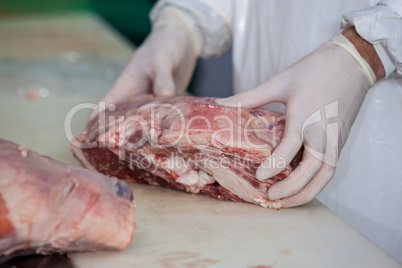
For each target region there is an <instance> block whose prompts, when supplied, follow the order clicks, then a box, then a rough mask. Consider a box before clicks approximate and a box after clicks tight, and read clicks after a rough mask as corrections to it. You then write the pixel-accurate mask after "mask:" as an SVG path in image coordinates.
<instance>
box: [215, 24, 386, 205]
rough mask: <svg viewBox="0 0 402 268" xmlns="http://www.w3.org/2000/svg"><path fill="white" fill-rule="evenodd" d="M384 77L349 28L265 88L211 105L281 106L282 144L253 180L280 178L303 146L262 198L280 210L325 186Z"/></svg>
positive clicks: (365, 45) (307, 199)
mask: <svg viewBox="0 0 402 268" xmlns="http://www.w3.org/2000/svg"><path fill="white" fill-rule="evenodd" d="M345 36H346V37H347V39H346V38H344V37H345ZM333 40H334V39H333ZM334 42H335V43H334ZM353 49H356V50H357V51H356V50H355V51H353ZM358 52H359V53H358ZM359 54H360V55H359ZM384 76H385V71H384V67H383V65H382V63H381V61H380V59H379V58H378V55H377V54H376V52H375V50H374V48H373V46H372V45H371V44H370V43H368V42H366V41H365V40H364V39H362V38H361V37H360V36H359V35H358V34H357V33H356V31H355V30H354V28H349V29H347V30H345V31H344V32H343V35H340V36H338V37H336V38H335V41H333V42H328V43H325V44H324V45H322V46H321V47H320V48H318V49H317V50H315V51H313V52H312V53H311V54H309V55H307V56H306V57H304V58H303V59H301V60H300V61H298V62H297V63H295V64H294V65H292V66H291V67H289V68H288V69H286V70H284V71H283V72H281V73H279V74H278V75H276V76H274V77H273V78H271V79H270V80H268V81H267V82H266V83H264V84H262V85H260V86H258V87H256V88H254V89H252V90H249V91H247V92H244V93H241V94H238V95H235V96H232V97H230V98H226V99H220V100H217V102H218V103H220V104H224V105H229V106H237V105H238V104H239V103H240V104H241V105H242V107H243V108H255V107H260V106H263V105H266V104H268V103H271V102H280V103H283V104H284V105H285V107H286V125H285V130H284V134H283V138H282V141H281V143H280V144H279V146H278V147H277V148H276V149H275V150H274V152H273V154H272V155H271V156H270V158H271V159H266V160H265V161H264V162H263V163H262V164H261V165H260V167H259V168H258V170H257V174H256V176H257V179H258V180H261V181H264V180H266V179H268V178H270V177H272V176H274V175H276V174H278V173H280V172H281V171H282V170H283V169H284V168H285V167H286V166H287V165H288V164H289V163H290V162H291V160H292V159H293V158H294V156H295V155H296V153H297V152H298V151H299V149H300V147H301V146H302V145H304V153H303V158H302V161H301V162H300V164H299V165H298V166H297V168H296V169H295V170H294V171H293V172H292V173H291V174H290V176H289V177H288V178H286V179H284V180H282V181H280V182H277V183H275V184H274V185H273V186H272V187H271V188H270V189H269V192H268V195H269V198H270V199H272V200H279V202H280V204H281V205H282V207H293V206H299V205H303V204H306V203H308V202H310V201H311V200H312V199H313V198H314V197H315V196H316V195H317V194H318V193H319V192H320V191H321V190H322V189H323V188H324V187H325V185H326V184H327V183H328V182H329V181H330V180H331V178H332V177H333V174H334V171H335V167H336V165H337V158H338V155H339V153H340V150H341V148H342V147H343V145H344V143H345V141H346V139H347V137H348V135H349V131H350V128H351V127H352V124H353V122H354V121H355V118H356V116H357V114H358V112H359V109H360V106H361V105H362V103H363V100H364V97H365V95H366V93H367V90H368V89H369V88H370V87H371V86H372V85H373V84H374V82H375V81H376V80H377V79H380V78H383V77H384ZM274 158H275V160H274Z"/></svg>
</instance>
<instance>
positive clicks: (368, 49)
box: [342, 27, 385, 80]
mask: <svg viewBox="0 0 402 268" xmlns="http://www.w3.org/2000/svg"><path fill="white" fill-rule="evenodd" d="M342 35H343V36H345V37H346V38H347V39H348V40H349V41H350V42H351V43H352V44H353V46H354V47H355V48H356V50H357V51H358V52H359V54H360V56H361V57H362V58H363V59H364V60H365V61H366V62H367V63H368V64H369V65H370V67H371V69H372V70H373V72H374V74H375V76H376V78H377V80H380V79H382V78H384V77H385V68H384V66H383V64H382V62H381V59H380V57H379V56H378V55H377V52H376V50H375V48H374V46H373V45H372V44H371V43H369V42H367V41H366V40H365V39H363V38H362V37H361V36H360V35H359V34H358V33H357V32H356V29H355V28H354V27H351V28H348V29H346V30H344V31H343V32H342Z"/></svg>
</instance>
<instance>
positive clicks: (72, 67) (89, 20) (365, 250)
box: [0, 12, 401, 268]
mask: <svg viewBox="0 0 402 268" xmlns="http://www.w3.org/2000/svg"><path fill="white" fill-rule="evenodd" d="M0 40H1V42H0V81H1V82H0V126H1V127H0V137H2V138H5V139H9V140H12V141H14V142H17V143H20V144H22V145H24V146H28V147H30V148H31V149H32V150H35V151H37V152H39V153H41V154H44V155H49V156H51V157H54V158H56V159H57V160H60V161H63V162H67V163H70V164H74V165H78V162H77V161H76V160H75V159H74V158H73V156H72V155H71V153H70V152H69V141H68V139H67V138H66V133H67V134H71V135H77V134H79V133H80V131H82V130H83V129H84V127H85V123H86V120H87V116H88V114H89V112H90V110H89V109H77V110H78V111H77V112H76V113H74V114H71V109H72V108H74V107H76V105H78V104H81V103H95V102H96V100H98V99H99V98H100V97H101V96H102V95H103V94H105V92H106V91H107V90H108V89H109V88H110V87H111V85H112V83H113V81H114V80H115V79H116V77H117V76H118V74H119V73H120V72H121V70H122V69H123V67H124V65H125V64H126V63H127V61H128V60H129V58H130V56H131V54H132V51H133V49H134V48H133V47H132V46H131V45H130V44H129V43H128V42H127V41H126V40H124V39H123V38H122V37H121V36H119V35H118V34H117V33H116V32H115V31H114V30H113V29H111V28H110V27H109V26H108V25H107V24H106V23H105V22H104V21H102V19H100V18H99V17H98V16H96V15H95V14H93V13H89V12H83V13H70V14H46V15H41V16H33V15H30V16H27V15H25V16H16V15H13V16H6V17H3V18H1V19H0ZM67 115H70V119H71V120H66V117H68V116H67ZM72 115H73V116H72ZM70 121H71V122H70ZM70 126H71V127H70ZM132 188H133V191H134V198H135V203H136V206H137V211H136V221H137V224H138V229H137V230H136V231H135V233H134V237H133V242H132V244H131V245H130V246H129V247H128V248H127V249H126V250H123V251H120V252H95V253H76V254H69V255H68V258H67V260H68V262H69V263H70V264H69V265H70V266H63V267H83V268H84V267H85V268H88V267H94V268H95V267H105V268H106V267H120V268H124V267H309V268H312V267H365V268H368V267H401V264H399V263H398V262H397V261H395V260H394V259H393V258H391V257H390V256H389V255H388V254H386V253H385V252H384V251H382V250H381V249H380V248H378V247H377V246H376V245H374V244H373V243H372V242H370V241H369V240H368V239H367V238H365V237H364V236H362V235H361V234H360V233H359V232H358V231H356V230H355V229H353V228H352V227H351V226H349V225H348V224H347V223H346V222H344V221H343V220H342V219H341V218H339V217H338V216H337V215H335V214H334V213H332V212H331V211H330V210H329V209H328V208H327V207H325V206H324V205H323V204H321V203H320V202H319V201H317V200H314V201H313V202H311V203H310V204H308V205H305V206H302V207H299V208H295V209H282V210H280V211H276V210H269V209H264V208H262V207H258V206H256V205H251V204H240V203H234V202H229V201H227V202H221V201H217V200H214V199H212V198H209V197H205V196H198V195H193V194H188V193H183V192H178V191H174V190H170V189H163V188H159V187H153V186H145V185H135V184H133V185H132ZM379 231H380V230H379Z"/></svg>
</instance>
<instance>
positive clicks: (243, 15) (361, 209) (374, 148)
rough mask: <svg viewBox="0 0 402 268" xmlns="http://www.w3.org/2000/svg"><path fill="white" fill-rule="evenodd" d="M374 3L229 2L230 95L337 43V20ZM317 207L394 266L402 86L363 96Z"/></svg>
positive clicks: (398, 236) (401, 175) (401, 206)
mask: <svg viewBox="0 0 402 268" xmlns="http://www.w3.org/2000/svg"><path fill="white" fill-rule="evenodd" d="M377 2H378V1H370V0H353V1H347V0H337V1H330V0H320V1H313V0H310V1H309V0H298V1H290V0H274V1H272V0H270V1H268V0H250V1H244V0H235V3H234V5H235V6H234V16H233V17H234V21H233V68H234V69H233V70H234V86H235V93H239V92H242V91H244V90H248V89H251V88H253V87H255V86H257V85H259V84H261V83H263V82H265V81H266V80H268V79H269V78H270V77H272V76H273V75H275V74H277V73H278V72H280V71H282V70H284V69H285V68H287V67H289V66H290V65H291V64H292V63H294V62H295V61H297V60H299V59H300V58H302V57H303V56H305V55H307V54H308V53H310V52H311V51H313V50H314V49H316V48H317V47H318V46H320V45H321V44H322V43H324V42H326V41H328V40H329V39H330V38H332V37H334V36H336V35H338V34H339V33H340V32H341V30H340V22H341V17H342V14H343V13H345V12H348V11H354V10H358V9H362V8H365V7H368V6H371V5H375V4H377ZM318 199H319V200H320V201H321V202H323V203H324V204H325V205H326V206H328V207H329V208H330V209H331V210H332V211H334V212H335V213H337V214H338V215H340V216H341V217H342V218H344V219H345V220H346V221H347V222H348V223H350V224H351V225H352V226H354V227H355V228H356V229H358V230H359V231H360V232H361V233H363V234H364V235H366V236H367V237H368V238H369V239H371V240H372V241H374V242H375V243H376V244H378V245H379V246H380V247H381V248H383V249H384V250H385V251H387V252H389V253H391V255H392V256H394V258H397V259H398V260H399V261H400V262H402V79H398V80H395V79H387V80H384V81H380V82H378V83H377V84H376V85H375V86H374V87H373V88H371V89H370V90H369V92H368V94H367V96H366V99H365V101H364V103H363V106H362V108H361V110H360V113H359V115H358V117H357V119H356V121H355V124H354V125H353V128H352V130H351V133H350V136H349V139H348V141H347V143H346V145H345V147H344V149H343V151H342V154H341V157H340V160H339V165H338V168H337V170H336V173H335V176H334V178H333V179H332V181H331V182H330V183H329V184H328V185H327V187H326V188H325V189H324V190H323V192H322V193H321V194H320V195H319V196H318Z"/></svg>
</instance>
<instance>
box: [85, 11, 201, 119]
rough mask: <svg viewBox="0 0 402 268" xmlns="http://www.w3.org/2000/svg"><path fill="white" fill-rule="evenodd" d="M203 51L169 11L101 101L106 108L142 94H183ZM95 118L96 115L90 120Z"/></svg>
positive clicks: (186, 28)
mask: <svg viewBox="0 0 402 268" xmlns="http://www.w3.org/2000/svg"><path fill="white" fill-rule="evenodd" d="M200 50H201V45H200V44H199V40H198V39H197V35H196V33H195V32H194V30H193V29H192V28H191V26H190V25H189V24H187V23H186V20H185V19H183V18H182V17H181V15H180V13H178V12H177V11H176V10H175V9H174V8H166V10H165V11H163V12H162V13H161V14H160V15H159V17H158V18H157V20H156V21H154V23H153V25H152V31H151V33H150V34H149V36H148V37H147V38H146V40H145V41H144V43H143V44H142V45H141V46H140V47H139V48H138V49H137V50H136V51H135V52H134V54H133V56H132V58H131V60H130V62H129V63H128V65H127V66H126V68H125V69H124V71H123V72H122V74H121V75H120V77H119V78H118V79H117V81H116V83H115V84H114V85H113V87H112V89H111V90H110V91H109V92H108V93H107V94H106V95H105V96H104V97H103V98H102V99H101V101H105V102H106V107H107V105H109V104H111V103H116V102H118V101H121V100H124V99H126V98H127V97H129V96H133V95H137V94H142V93H153V94H155V95H159V96H172V95H176V94H182V93H183V92H184V91H185V90H186V88H187V86H188V84H189V82H190V79H191V76H192V74H193V71H194V67H195V64H196V59H197V56H198V54H199V53H200ZM95 115H96V113H95V112H94V113H93V114H92V115H91V117H93V116H95Z"/></svg>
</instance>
